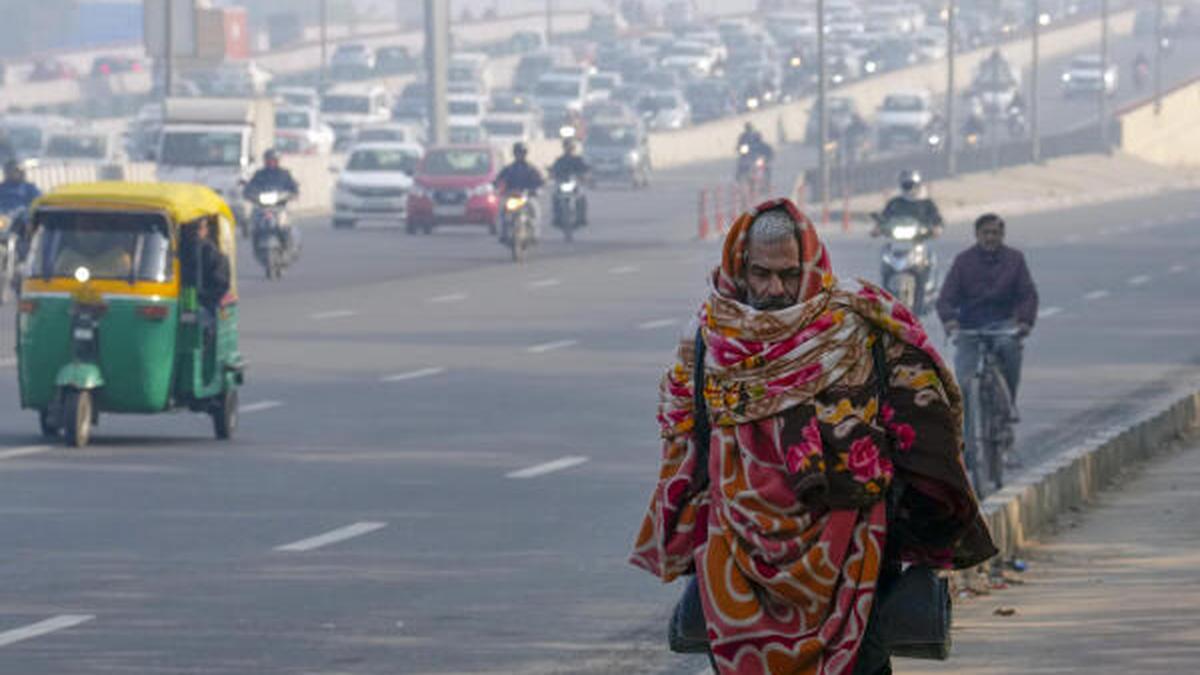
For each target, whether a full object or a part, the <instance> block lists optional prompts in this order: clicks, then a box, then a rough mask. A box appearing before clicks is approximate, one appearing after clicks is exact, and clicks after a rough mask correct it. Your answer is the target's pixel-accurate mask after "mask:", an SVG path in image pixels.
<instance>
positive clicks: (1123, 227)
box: [1117, 225, 1133, 234]
mask: <svg viewBox="0 0 1200 675" xmlns="http://www.w3.org/2000/svg"><path fill="white" fill-rule="evenodd" d="M1132 230H1133V227H1131V226H1129V225H1120V226H1118V227H1117V234H1128V233H1129V232H1130V231H1132Z"/></svg>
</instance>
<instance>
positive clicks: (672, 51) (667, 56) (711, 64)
mask: <svg viewBox="0 0 1200 675" xmlns="http://www.w3.org/2000/svg"><path fill="white" fill-rule="evenodd" d="M718 60H719V57H718V54H717V53H716V50H715V49H714V48H713V47H711V46H709V45H706V44H704V43H702V42H686V41H680V42H676V43H675V44H673V45H671V46H670V48H668V49H667V50H666V52H665V53H664V54H663V58H662V59H661V60H660V61H659V63H660V64H661V65H662V66H663V67H667V68H671V67H678V66H679V65H680V64H685V63H686V64H690V66H691V67H692V68H693V69H695V70H696V71H697V72H699V73H701V74H702V75H705V76H707V75H710V74H712V72H713V70H715V69H716V67H717V61H718Z"/></svg>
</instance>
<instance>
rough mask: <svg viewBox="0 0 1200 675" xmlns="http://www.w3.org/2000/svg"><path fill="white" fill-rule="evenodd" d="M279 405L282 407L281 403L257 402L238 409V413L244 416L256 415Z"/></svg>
mask: <svg viewBox="0 0 1200 675" xmlns="http://www.w3.org/2000/svg"><path fill="white" fill-rule="evenodd" d="M281 405H283V401H259V402H257V403H247V404H246V405H244V406H241V407H239V408H238V412H240V413H242V414H243V415H245V414H247V413H256V412H262V411H264V410H270V409H271V408H278V407H279V406H281Z"/></svg>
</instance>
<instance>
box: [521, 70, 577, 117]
mask: <svg viewBox="0 0 1200 675" xmlns="http://www.w3.org/2000/svg"><path fill="white" fill-rule="evenodd" d="M587 79H588V76H587V75H586V74H579V75H567V74H558V73H549V74H546V75H543V76H542V78H541V79H540V80H538V83H537V85H536V86H535V87H534V89H533V100H534V102H535V103H537V105H538V107H540V108H541V109H542V110H555V109H558V110H562V109H566V110H574V111H576V112H580V111H582V110H583V106H584V104H585V103H586V102H587V95H588V86H587Z"/></svg>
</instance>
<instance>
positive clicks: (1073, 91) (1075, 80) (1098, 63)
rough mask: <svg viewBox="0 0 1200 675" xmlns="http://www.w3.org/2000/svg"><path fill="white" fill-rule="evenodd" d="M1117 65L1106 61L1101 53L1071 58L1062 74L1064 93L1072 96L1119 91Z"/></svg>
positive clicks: (1107, 93)
mask: <svg viewBox="0 0 1200 675" xmlns="http://www.w3.org/2000/svg"><path fill="white" fill-rule="evenodd" d="M1117 77H1118V75H1117V66H1116V65H1115V64H1113V63H1112V62H1109V63H1108V64H1105V63H1104V59H1103V58H1102V57H1101V56H1100V55H1099V54H1084V55H1082V56H1076V57H1075V58H1073V59H1071V63H1070V64H1069V65H1068V66H1067V69H1066V71H1064V72H1063V74H1062V91H1063V95H1064V96H1066V97H1068V98H1070V97H1072V96H1080V95H1086V94H1091V95H1093V96H1095V95H1096V94H1099V93H1100V92H1101V91H1103V92H1104V93H1105V94H1106V95H1108V96H1112V95H1113V94H1115V93H1117Z"/></svg>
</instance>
